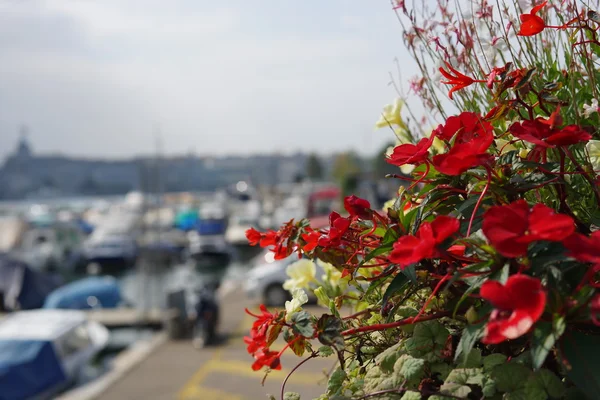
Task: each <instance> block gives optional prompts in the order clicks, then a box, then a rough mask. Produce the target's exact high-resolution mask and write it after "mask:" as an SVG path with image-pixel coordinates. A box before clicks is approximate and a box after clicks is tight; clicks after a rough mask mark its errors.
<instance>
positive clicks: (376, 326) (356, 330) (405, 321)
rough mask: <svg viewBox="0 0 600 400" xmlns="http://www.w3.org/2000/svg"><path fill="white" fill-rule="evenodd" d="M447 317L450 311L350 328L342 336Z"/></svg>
mask: <svg viewBox="0 0 600 400" xmlns="http://www.w3.org/2000/svg"><path fill="white" fill-rule="evenodd" d="M448 315H450V311H440V312H437V313H435V314H431V315H425V316H423V317H420V318H418V319H417V318H414V317H408V318H404V319H401V320H400V321H396V322H390V323H388V324H374V325H369V326H361V327H358V328H352V329H348V330H345V331H343V332H342V336H348V335H353V334H355V333H360V332H374V331H383V330H386V329H391V328H397V327H399V326H403V325H410V324H415V323H417V322H423V321H431V320H434V319H439V318H443V317H447V316H448Z"/></svg>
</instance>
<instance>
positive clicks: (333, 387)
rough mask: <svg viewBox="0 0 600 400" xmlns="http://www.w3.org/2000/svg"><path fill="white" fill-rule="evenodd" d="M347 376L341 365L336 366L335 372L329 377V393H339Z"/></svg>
mask: <svg viewBox="0 0 600 400" xmlns="http://www.w3.org/2000/svg"><path fill="white" fill-rule="evenodd" d="M346 378H347V375H346V372H345V371H344V370H343V369H341V368H340V367H338V368H336V370H335V371H333V373H332V374H331V376H330V377H329V381H328V382H327V394H330V395H332V394H335V393H337V392H338V391H339V390H340V389H341V387H342V385H343V383H344V380H346Z"/></svg>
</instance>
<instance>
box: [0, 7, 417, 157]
mask: <svg viewBox="0 0 600 400" xmlns="http://www.w3.org/2000/svg"><path fill="white" fill-rule="evenodd" d="M403 50H404V49H403V46H402V39H401V30H400V26H399V24H398V23H397V21H396V18H395V16H394V13H393V12H392V10H391V6H390V2H389V1H388V0H304V1H292V0H289V1H288V0H210V1H209V0H0V59H1V60H2V62H1V63H0V76H1V78H0V157H2V158H3V157H4V156H5V155H6V154H7V153H8V152H10V151H12V149H13V148H14V146H15V142H16V140H17V137H18V133H17V130H18V126H19V125H20V124H21V123H25V124H27V125H28V126H29V128H30V134H29V139H30V142H31V143H32V145H33V147H34V150H35V151H36V152H45V153H46V152H60V153H67V154H73V155H80V156H103V157H104V156H109V157H124V156H129V155H133V154H144V153H146V154H147V153H149V152H152V151H154V148H155V141H154V135H153V132H155V131H156V129H158V128H157V127H160V128H159V129H160V131H161V132H162V137H163V149H164V152H165V153H168V154H176V153H187V152H189V151H190V150H193V151H195V152H196V153H197V154H208V153H215V154H230V153H233V154H248V153H255V152H262V153H264V152H273V151H278V150H281V151H285V152H291V151H295V150H303V151H312V150H317V151H319V152H322V153H324V152H328V151H335V150H344V149H347V148H353V149H356V150H359V151H362V152H375V151H376V149H377V148H378V147H379V146H381V145H382V144H383V143H384V142H385V141H387V140H390V139H391V135H390V134H389V132H387V131H385V130H382V131H374V128H373V124H374V122H375V121H376V120H377V118H378V116H379V112H380V110H381V108H382V107H383V106H384V105H385V104H386V103H389V102H391V100H392V99H393V98H394V96H395V94H394V92H393V90H392V88H391V87H389V86H388V82H389V76H388V72H389V71H391V70H393V69H394V68H395V66H394V62H393V60H394V58H395V57H398V58H403V53H404V51H403ZM407 76H408V75H407Z"/></svg>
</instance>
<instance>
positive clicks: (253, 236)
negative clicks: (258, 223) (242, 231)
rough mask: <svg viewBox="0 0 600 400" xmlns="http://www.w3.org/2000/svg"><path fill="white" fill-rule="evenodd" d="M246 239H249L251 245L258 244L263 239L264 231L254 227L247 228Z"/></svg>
mask: <svg viewBox="0 0 600 400" xmlns="http://www.w3.org/2000/svg"><path fill="white" fill-rule="evenodd" d="M246 239H248V243H249V244H250V246H256V245H257V244H258V242H260V239H262V233H260V232H259V231H257V230H256V229H254V228H250V229H248V230H246Z"/></svg>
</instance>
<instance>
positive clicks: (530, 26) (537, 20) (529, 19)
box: [517, 1, 548, 36]
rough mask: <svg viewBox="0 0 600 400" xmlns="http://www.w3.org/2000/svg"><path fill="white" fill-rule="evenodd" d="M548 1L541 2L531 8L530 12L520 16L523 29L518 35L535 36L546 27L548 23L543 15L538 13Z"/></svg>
mask: <svg viewBox="0 0 600 400" xmlns="http://www.w3.org/2000/svg"><path fill="white" fill-rule="evenodd" d="M546 3H548V1H544V2H543V3H542V4H539V5H537V6H535V7H533V9H532V10H531V12H530V13H529V14H521V15H520V16H519V18H521V29H520V30H519V33H517V35H519V36H533V35H537V34H538V33H540V32H541V31H543V30H544V28H545V27H546V23H545V22H544V20H543V19H542V18H541V17H538V16H537V15H536V14H537V13H538V11H540V10H541V9H542V8H544V6H545V5H546Z"/></svg>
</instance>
